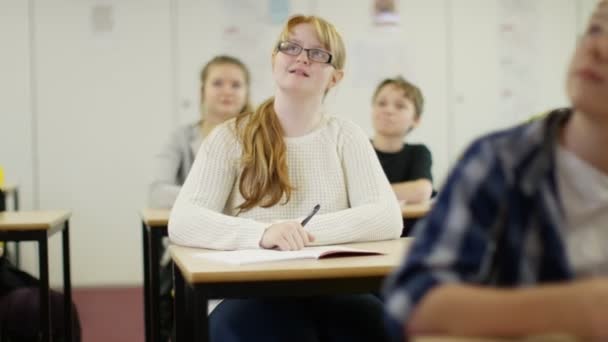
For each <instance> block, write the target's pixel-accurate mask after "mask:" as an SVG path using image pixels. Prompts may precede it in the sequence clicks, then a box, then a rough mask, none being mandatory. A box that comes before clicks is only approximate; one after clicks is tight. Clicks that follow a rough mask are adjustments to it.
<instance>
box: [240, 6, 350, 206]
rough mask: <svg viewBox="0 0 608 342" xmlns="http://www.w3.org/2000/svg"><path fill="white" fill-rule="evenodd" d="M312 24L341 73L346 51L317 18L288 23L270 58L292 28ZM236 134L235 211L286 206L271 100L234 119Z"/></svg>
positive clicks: (283, 156) (283, 160)
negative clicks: (238, 173)
mask: <svg viewBox="0 0 608 342" xmlns="http://www.w3.org/2000/svg"><path fill="white" fill-rule="evenodd" d="M299 24H312V26H313V27H314V29H315V31H316V34H317V37H318V39H319V41H320V42H321V44H322V45H323V47H324V48H326V49H327V50H328V51H329V52H330V53H331V54H332V56H333V57H332V61H331V65H332V66H333V67H334V68H336V70H342V69H343V68H344V63H345V60H346V49H345V48H344V42H343V41H342V37H341V36H340V34H339V33H338V31H337V30H336V28H335V27H334V26H333V25H332V24H330V23H329V22H327V21H326V20H324V19H322V18H319V17H316V16H303V15H296V16H293V17H291V18H289V20H288V21H287V23H286V24H285V26H284V27H283V30H282V32H281V34H280V35H279V38H278V40H277V42H276V44H275V45H274V50H273V56H274V55H275V54H276V53H277V52H278V50H277V47H278V44H279V42H281V41H284V40H287V39H289V35H290V33H291V32H292V31H293V29H294V27H295V26H297V25H299ZM236 126H237V132H238V133H237V134H238V136H239V138H240V140H241V143H242V146H243V154H242V158H241V163H242V173H241V178H240V183H239V190H240V192H241V195H242V196H243V198H244V202H243V203H241V204H240V205H239V206H238V207H237V209H239V210H240V211H247V210H249V209H251V208H253V207H255V206H261V207H262V208H268V207H271V206H273V205H275V204H277V203H279V202H280V201H281V198H283V197H285V202H284V203H287V202H288V201H289V199H290V198H291V192H292V191H293V190H294V189H295V188H294V187H293V186H292V185H291V182H290V180H289V170H288V167H287V147H286V145H285V141H284V140H283V128H282V127H281V123H280V122H279V119H278V117H277V114H276V113H275V111H274V98H273V97H271V98H269V99H268V100H266V101H264V102H263V103H262V104H260V106H259V107H257V109H256V110H255V111H254V112H253V113H251V114H250V115H247V114H240V115H239V116H237V118H236Z"/></svg>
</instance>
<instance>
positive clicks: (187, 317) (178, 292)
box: [173, 263, 194, 342]
mask: <svg viewBox="0 0 608 342" xmlns="http://www.w3.org/2000/svg"><path fill="white" fill-rule="evenodd" d="M188 287H189V286H188ZM173 288H174V289H175V300H174V302H173V305H174V307H173V309H174V310H173V311H174V316H173V328H174V329H175V340H176V341H177V342H184V341H188V342H190V341H194V340H193V338H192V325H193V320H192V315H193V313H192V310H190V309H191V308H192V305H186V303H188V304H189V301H188V300H187V299H186V295H187V290H186V285H185V283H184V277H183V275H182V273H181V271H180V270H179V268H178V267H177V265H175V263H174V264H173Z"/></svg>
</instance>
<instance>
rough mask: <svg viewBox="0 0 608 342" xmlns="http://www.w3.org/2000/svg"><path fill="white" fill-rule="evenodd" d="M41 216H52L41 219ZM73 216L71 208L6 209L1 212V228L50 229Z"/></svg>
mask: <svg viewBox="0 0 608 342" xmlns="http://www.w3.org/2000/svg"><path fill="white" fill-rule="evenodd" d="M41 216H50V218H49V217H42V220H41ZM71 216H72V212H71V211H69V210H31V211H5V212H2V213H0V230H37V229H46V230H48V229H51V228H53V227H55V226H57V225H59V224H61V223H63V222H65V221H68V220H69V219H70V218H71ZM28 218H29V219H30V221H29V222H28V220H27V219H28ZM7 220H8V222H7ZM11 220H12V221H11Z"/></svg>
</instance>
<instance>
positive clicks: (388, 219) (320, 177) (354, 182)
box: [169, 117, 402, 250]
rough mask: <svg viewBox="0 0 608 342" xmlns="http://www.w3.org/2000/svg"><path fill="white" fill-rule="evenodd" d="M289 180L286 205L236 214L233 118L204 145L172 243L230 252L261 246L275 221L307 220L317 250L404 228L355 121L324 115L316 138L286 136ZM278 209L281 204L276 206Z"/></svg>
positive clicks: (237, 152)
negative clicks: (315, 210)
mask: <svg viewBox="0 0 608 342" xmlns="http://www.w3.org/2000/svg"><path fill="white" fill-rule="evenodd" d="M284 139H285V141H286V145H287V160H288V168H289V179H290V182H291V184H292V185H293V186H295V188H296V190H294V191H293V192H292V196H291V199H290V201H289V202H288V203H287V204H277V205H274V206H272V207H270V208H261V207H255V208H253V209H251V210H249V211H246V212H243V213H240V214H238V215H237V210H236V209H235V208H236V207H237V206H238V205H239V204H241V203H243V197H242V196H241V194H240V191H239V175H240V170H241V168H240V166H239V165H240V156H241V151H242V148H241V145H240V142H239V141H238V138H237V137H236V135H235V131H234V120H231V121H228V122H225V123H224V124H222V125H220V126H218V127H216V128H215V129H214V130H213V132H212V133H211V134H210V135H209V136H208V137H207V139H205V141H204V143H203V144H202V146H201V148H200V150H199V152H198V154H197V156H196V160H195V162H194V165H193V166H192V169H191V170H190V174H189V175H188V177H187V179H186V182H185V183H184V185H183V187H182V189H181V191H180V194H179V196H178V198H177V201H176V202H175V205H174V206H173V210H172V212H171V217H170V220H169V237H170V239H171V241H172V242H174V243H176V244H179V245H185V246H193V247H202V248H209V249H221V250H233V249H248V248H249V249H250V248H260V246H259V242H260V239H261V237H262V235H263V233H264V230H265V229H266V228H268V227H269V226H270V225H271V224H272V223H274V222H278V221H287V220H297V221H300V220H301V219H302V218H303V217H305V216H306V215H307V214H308V213H309V212H310V211H311V210H312V208H313V207H314V206H315V205H316V204H317V203H318V204H320V205H321V209H320V210H319V212H318V213H317V215H315V216H314V217H313V218H312V220H310V222H309V223H308V224H307V225H306V230H308V231H309V232H310V233H311V234H313V235H314V236H315V244H317V245H327V244H339V243H348V242H359V241H374V240H387V239H396V238H398V237H399V236H400V233H401V228H402V220H401V212H400V209H399V205H398V202H397V199H396V197H395V195H394V193H393V191H392V189H391V187H390V185H389V183H388V180H387V179H386V177H385V175H384V172H383V171H382V168H381V166H380V163H379V162H378V159H377V157H376V154H375V153H374V150H373V149H372V145H371V144H370V142H369V139H368V138H367V137H366V136H365V134H364V133H363V131H362V130H361V129H360V128H359V127H357V126H356V125H355V124H354V123H352V122H350V121H347V120H344V119H340V118H336V117H325V118H324V119H323V121H322V123H321V125H320V126H319V127H318V128H317V129H315V130H314V131H313V132H311V133H309V134H307V135H304V136H301V137H296V138H284ZM280 203H283V201H282V202H280Z"/></svg>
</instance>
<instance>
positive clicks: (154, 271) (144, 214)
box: [140, 209, 171, 342]
mask: <svg viewBox="0 0 608 342" xmlns="http://www.w3.org/2000/svg"><path fill="white" fill-rule="evenodd" d="M170 213H171V211H170V210H169V209H144V210H142V211H141V212H140V217H141V220H142V242H143V253H144V255H143V260H144V319H145V321H144V323H145V334H146V342H152V341H153V342H157V341H160V279H159V274H160V258H161V253H160V248H161V242H162V238H163V237H165V236H167V225H168V223H169V214H170Z"/></svg>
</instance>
